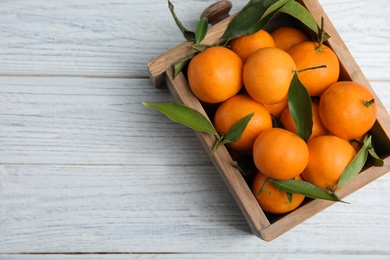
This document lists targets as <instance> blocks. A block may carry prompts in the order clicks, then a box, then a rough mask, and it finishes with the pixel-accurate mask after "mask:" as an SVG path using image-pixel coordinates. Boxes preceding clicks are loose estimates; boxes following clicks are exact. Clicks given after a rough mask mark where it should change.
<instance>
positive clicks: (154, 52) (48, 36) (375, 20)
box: [0, 0, 390, 80]
mask: <svg viewBox="0 0 390 260" xmlns="http://www.w3.org/2000/svg"><path fill="white" fill-rule="evenodd" d="M172 2H173V4H174V5H175V10H176V12H177V15H178V16H179V17H180V18H181V20H182V21H183V23H184V24H185V25H186V26H187V27H188V28H195V24H196V21H197V19H198V16H199V15H200V13H201V12H202V10H203V9H204V8H205V7H206V6H208V5H209V4H211V3H212V2H213V1H172ZM246 3H247V1H245V0H239V1H234V2H233V10H232V11H231V13H234V12H235V11H238V10H239V9H240V8H242V7H243V6H244V5H245V4H246ZM320 3H321V4H322V5H323V7H324V9H325V11H326V12H327V13H328V14H330V18H331V20H332V22H333V23H335V25H336V28H337V30H338V32H339V33H340V35H341V36H342V38H343V40H344V41H345V43H346V45H347V46H348V48H349V49H350V50H351V52H352V54H353V56H354V57H355V58H356V60H357V63H358V64H359V66H361V67H362V69H363V71H364V72H365V74H366V76H367V78H368V79H370V80H378V79H387V80H388V79H390V78H389V75H387V74H388V73H384V72H383V70H381V68H383V67H386V66H387V65H388V63H389V61H390V54H389V53H390V45H389V44H388V42H389V41H390V39H389V36H388V23H389V18H388V15H387V14H388V13H389V12H390V10H389V5H388V4H387V2H386V0H376V1H374V2H372V1H371V2H370V1H353V0H347V1H343V3H342V4H340V3H338V2H334V1H332V0H320ZM378 10H379V11H378ZM372 13H375V15H370V14H372ZM0 17H1V18H2V23H3V26H1V27H0V35H2V37H1V38H0V46H2V48H0V57H2V62H1V63H0V74H3V75H4V74H6V75H74V76H115V77H148V72H147V70H146V69H145V67H146V64H147V63H148V62H149V61H150V60H152V59H153V58H155V57H157V56H158V55H160V54H163V53H165V52H167V51H168V50H170V49H172V48H174V47H175V46H177V45H178V44H180V43H181V42H183V40H184V38H183V37H182V36H181V34H180V32H179V30H178V28H177V27H176V25H175V23H174V21H173V19H172V17H171V14H170V13H169V10H168V7H167V1H165V0H153V1H142V0H136V1H131V2H130V1H113V0H110V1H102V0H99V1H94V0H88V1H82V2H80V1H77V0H70V1H57V2H55V3H54V2H52V1H48V0H37V1H34V2H31V1H29V0H16V1H3V2H2V4H1V5H0ZM373 46H374V47H375V48H373ZM367 51H369V52H370V54H369V56H367V54H366V52H367Z"/></svg>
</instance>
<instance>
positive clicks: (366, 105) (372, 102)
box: [363, 98, 375, 107]
mask: <svg viewBox="0 0 390 260" xmlns="http://www.w3.org/2000/svg"><path fill="white" fill-rule="evenodd" d="M374 103H375V98H373V99H371V100H370V101H365V100H363V104H364V106H365V107H370V106H372V105H373V104H374Z"/></svg>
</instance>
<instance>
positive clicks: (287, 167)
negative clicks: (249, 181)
mask: <svg viewBox="0 0 390 260" xmlns="http://www.w3.org/2000/svg"><path fill="white" fill-rule="evenodd" d="M253 160H254V163H255V165H256V167H257V169H258V170H259V171H261V172H262V173H263V174H264V175H266V176H268V177H271V178H272V179H276V180H289V179H292V178H295V177H297V176H298V175H299V174H301V172H302V171H303V170H304V169H305V168H306V165H307V163H308V160H309V149H308V147H307V145H306V143H305V141H303V139H301V138H300V137H298V136H297V135H296V134H293V133H291V132H289V131H287V130H284V129H281V128H271V129H266V130H264V131H263V132H262V133H261V134H260V135H259V136H258V137H257V138H256V141H255V143H254V145H253Z"/></svg>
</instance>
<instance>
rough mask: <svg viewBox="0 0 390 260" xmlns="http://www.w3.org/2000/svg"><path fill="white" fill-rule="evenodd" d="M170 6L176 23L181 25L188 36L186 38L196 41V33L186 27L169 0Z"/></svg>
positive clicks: (182, 30)
mask: <svg viewBox="0 0 390 260" xmlns="http://www.w3.org/2000/svg"><path fill="white" fill-rule="evenodd" d="M168 8H169V10H170V11H171V14H172V16H173V19H174V20H175V22H176V25H177V26H178V27H179V29H180V31H181V32H182V34H183V36H184V38H186V40H189V41H195V33H194V32H192V31H190V30H188V29H187V28H185V27H184V25H183V24H182V23H181V22H180V20H179V18H178V17H177V16H176V14H175V11H174V6H173V4H172V3H171V1H169V0H168Z"/></svg>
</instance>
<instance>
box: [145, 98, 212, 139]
mask: <svg viewBox="0 0 390 260" xmlns="http://www.w3.org/2000/svg"><path fill="white" fill-rule="evenodd" d="M143 105H144V106H146V107H150V108H154V109H156V110H158V111H160V112H161V113H163V114H164V115H166V116H167V117H168V118H169V119H171V120H172V121H174V122H177V123H179V124H182V125H185V126H187V127H189V128H192V129H194V130H196V131H200V132H205V133H210V134H213V135H215V136H217V137H219V135H218V133H217V131H216V130H215V128H214V126H213V125H212V124H211V123H210V122H209V120H207V118H206V117H205V116H203V115H202V114H201V113H200V112H198V111H197V110H195V109H192V108H190V107H188V106H185V105H182V104H179V103H174V102H173V103H157V104H150V103H145V102H144V103H143Z"/></svg>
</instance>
